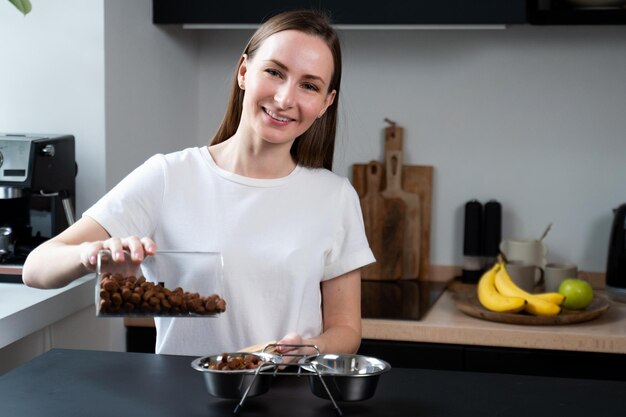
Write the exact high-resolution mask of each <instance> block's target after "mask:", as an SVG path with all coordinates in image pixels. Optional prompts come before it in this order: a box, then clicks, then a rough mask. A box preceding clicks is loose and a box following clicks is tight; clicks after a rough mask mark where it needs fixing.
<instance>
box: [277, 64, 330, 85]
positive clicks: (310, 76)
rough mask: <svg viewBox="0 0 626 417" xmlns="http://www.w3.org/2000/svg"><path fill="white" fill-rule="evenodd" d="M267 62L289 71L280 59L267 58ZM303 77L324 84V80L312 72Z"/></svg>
mask: <svg viewBox="0 0 626 417" xmlns="http://www.w3.org/2000/svg"><path fill="white" fill-rule="evenodd" d="M267 61H268V62H271V63H273V64H274V65H276V66H277V67H279V68H280V69H282V70H283V71H287V72H288V71H289V68H288V67H287V65H285V64H283V63H282V62H280V61H277V60H275V59H268V60H267ZM303 78H306V79H308V80H316V81H319V82H321V83H322V84H324V85H326V82H325V81H324V79H323V78H322V77H320V76H318V75H313V74H305V75H304V77H303Z"/></svg>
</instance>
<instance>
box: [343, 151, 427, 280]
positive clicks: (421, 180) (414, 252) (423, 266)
mask: <svg viewBox="0 0 626 417" xmlns="http://www.w3.org/2000/svg"><path fill="white" fill-rule="evenodd" d="M373 162H374V163H379V162H376V161H373ZM379 164H380V163H379ZM381 165H382V164H381ZM369 166H370V164H354V165H353V166H352V185H353V186H354V188H355V189H356V191H357V193H358V194H359V197H360V198H361V208H362V210H363V212H364V213H371V212H375V211H376V209H375V208H372V207H370V206H368V205H367V204H368V202H367V201H369V200H366V199H364V197H365V196H366V195H368V192H369V193H372V192H376V193H377V194H380V195H381V193H382V191H383V190H385V189H386V188H387V179H386V176H387V175H386V172H385V170H384V169H381V170H380V171H381V178H380V185H379V189H378V190H369V191H368V189H367V184H368V181H367V177H366V175H367V171H368V167H369ZM401 185H402V190H403V192H408V193H413V194H416V195H417V196H418V197H419V211H418V213H419V221H417V222H415V223H418V224H419V228H420V230H419V236H420V237H419V244H418V245H414V247H408V248H407V247H404V246H403V251H402V259H404V257H405V256H409V259H411V256H418V257H419V260H418V262H417V264H418V265H419V266H418V268H419V273H418V275H417V276H413V277H410V276H407V274H404V273H403V274H402V278H411V279H415V278H417V279H420V280H428V279H429V270H430V225H431V207H432V190H433V167H432V166H417V165H402V176H401ZM381 196H382V195H381ZM370 198H371V194H370ZM376 198H378V197H376ZM399 200H401V201H402V199H401V198H399ZM404 203H405V204H404V205H405V206H407V201H405V202H404ZM378 204H379V203H378ZM412 207H415V203H414V202H411V201H408V207H407V210H406V212H407V213H411V212H412V210H409V209H408V208H412ZM364 222H365V230H366V232H367V233H368V238H369V236H370V233H371V231H373V230H383V228H384V225H385V223H386V222H387V224H389V219H386V218H385V217H384V216H381V215H379V216H366V215H364ZM381 233H382V232H381ZM405 236H406V235H404V234H403V236H402V238H401V239H402V242H405ZM397 238H398V239H400V237H399V236H397ZM406 240H407V241H412V239H406ZM392 242H395V243H394V244H397V243H398V241H397V240H392ZM370 245H371V246H372V251H373V252H374V256H375V257H376V259H377V263H379V262H381V261H382V260H383V259H390V258H391V257H390V256H387V255H386V254H385V252H384V251H385V248H384V247H382V246H383V245H378V244H377V243H374V242H372V241H370ZM403 245H404V243H403ZM394 247H395V246H394ZM407 250H408V251H410V252H408V253H407ZM396 261H398V262H399V260H397V259H396ZM383 269H388V268H384V267H381V266H376V264H374V265H370V266H368V267H365V268H363V271H362V277H363V279H373V280H385V279H397V276H394V277H393V278H391V277H389V276H385V275H382V274H381V270H383Z"/></svg>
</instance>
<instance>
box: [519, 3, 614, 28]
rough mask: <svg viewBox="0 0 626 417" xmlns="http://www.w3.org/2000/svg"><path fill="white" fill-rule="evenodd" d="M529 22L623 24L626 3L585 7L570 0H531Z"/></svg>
mask: <svg viewBox="0 0 626 417" xmlns="http://www.w3.org/2000/svg"><path fill="white" fill-rule="evenodd" d="M624 3H626V2H624ZM598 4H599V3H598ZM528 22H529V23H530V24H533V25H623V24H626V8H625V7H624V4H622V5H614V6H598V7H584V6H580V5H578V4H577V2H575V1H568V0H529V1H528Z"/></svg>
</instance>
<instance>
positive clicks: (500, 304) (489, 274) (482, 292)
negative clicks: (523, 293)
mask: <svg viewBox="0 0 626 417" xmlns="http://www.w3.org/2000/svg"><path fill="white" fill-rule="evenodd" d="M499 269H500V265H499V264H498V263H496V264H494V266H493V267H492V268H491V269H489V270H488V271H486V272H485V273H484V274H483V275H482V276H481V277H480V280H479V281H478V301H480V304H482V305H483V307H485V308H486V309H487V310H491V311H496V312H498V313H517V312H519V311H522V310H523V309H524V305H525V304H526V300H524V298H522V297H507V296H504V295H502V294H500V293H498V291H497V290H496V287H495V284H494V282H495V278H496V273H497V272H498V270H499Z"/></svg>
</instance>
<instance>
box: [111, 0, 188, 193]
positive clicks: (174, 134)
mask: <svg viewBox="0 0 626 417" xmlns="http://www.w3.org/2000/svg"><path fill="white" fill-rule="evenodd" d="M105 22H106V30H105V55H106V59H105V80H106V90H105V103H106V154H107V161H106V189H107V190H109V189H110V188H111V187H113V186H114V185H115V184H117V183H118V182H119V181H120V180H121V179H122V178H123V177H124V176H125V175H126V174H128V173H129V172H130V171H131V170H132V169H133V168H135V167H137V166H138V165H139V164H141V163H142V162H144V161H145V160H146V159H147V158H148V157H149V156H151V155H153V154H155V153H166V152H171V151H175V150H179V149H183V148H185V147H188V146H195V145H196V127H197V114H198V113H197V112H198V105H197V102H198V99H197V94H196V90H197V88H196V80H197V78H198V65H197V59H198V42H197V36H195V34H193V33H190V32H189V31H184V30H183V29H182V28H180V27H173V26H156V25H153V24H152V0H133V1H126V0H107V1H106V2H105Z"/></svg>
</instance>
